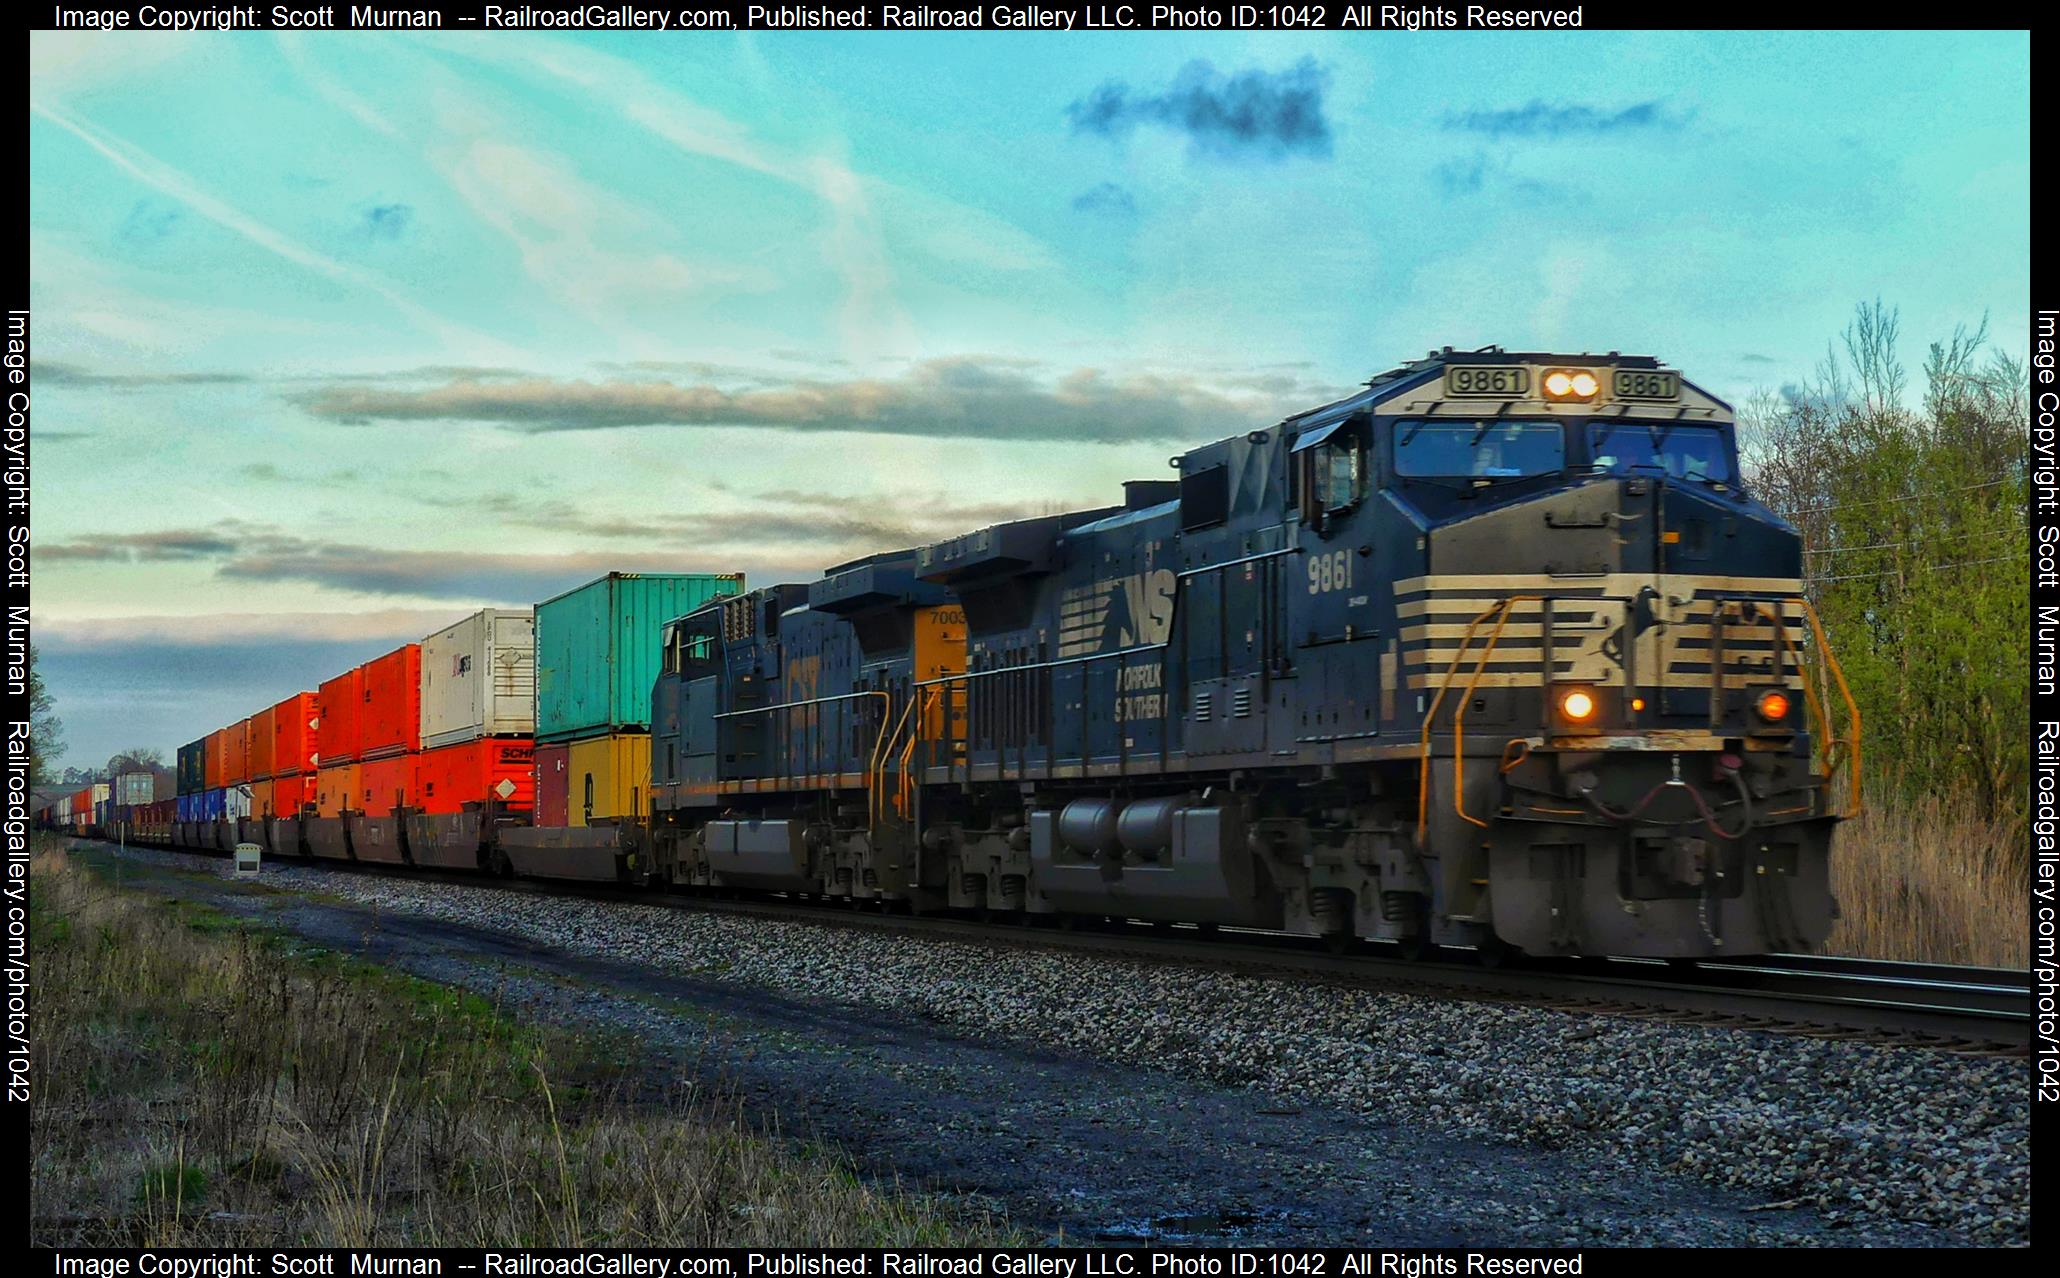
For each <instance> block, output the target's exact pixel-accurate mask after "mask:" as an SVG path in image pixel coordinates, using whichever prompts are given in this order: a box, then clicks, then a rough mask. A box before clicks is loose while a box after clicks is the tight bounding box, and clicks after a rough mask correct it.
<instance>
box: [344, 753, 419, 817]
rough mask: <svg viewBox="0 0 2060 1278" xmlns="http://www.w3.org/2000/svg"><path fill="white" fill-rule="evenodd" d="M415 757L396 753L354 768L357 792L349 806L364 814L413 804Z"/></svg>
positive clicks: (417, 757) (388, 810)
mask: <svg viewBox="0 0 2060 1278" xmlns="http://www.w3.org/2000/svg"><path fill="white" fill-rule="evenodd" d="M421 757H422V756H420V755H418V754H396V755H390V756H388V757H387V758H384V759H369V760H367V761H366V762H364V763H361V764H359V765H358V768H359V777H358V785H359V792H360V794H361V795H362V796H363V797H362V798H360V799H359V801H358V802H357V803H356V804H354V805H352V806H354V807H356V808H358V809H360V810H361V811H365V812H391V811H393V810H394V809H395V808H408V807H413V806H414V805H415V760H417V759H419V758H421Z"/></svg>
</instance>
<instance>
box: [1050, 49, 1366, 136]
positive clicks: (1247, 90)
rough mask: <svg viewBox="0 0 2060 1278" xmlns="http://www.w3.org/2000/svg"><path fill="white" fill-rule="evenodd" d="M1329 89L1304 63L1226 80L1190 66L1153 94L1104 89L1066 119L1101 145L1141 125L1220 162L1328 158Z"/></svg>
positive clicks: (1198, 64) (1112, 83) (1203, 65)
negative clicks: (1173, 135)
mask: <svg viewBox="0 0 2060 1278" xmlns="http://www.w3.org/2000/svg"><path fill="white" fill-rule="evenodd" d="M1328 82H1329V76H1328V74H1327V73H1326V72H1324V71H1323V69H1322V68H1320V67H1318V66H1317V65H1316V63H1315V61H1314V60H1313V59H1307V58H1305V59H1303V60H1302V61H1301V62H1298V63H1296V64H1295V65H1294V66H1293V67H1290V68H1288V69H1287V70H1285V71H1262V70H1257V69H1254V70H1250V71H1244V72H1240V73H1239V74H1237V75H1235V76H1231V77H1229V78H1225V77H1223V76H1221V75H1219V74H1218V73H1217V71H1216V69H1215V68H1214V67H1212V66H1210V65H1209V63H1207V62H1204V61H1195V62H1190V63H1188V64H1187V66H1185V67H1184V68H1182V69H1181V72H1180V74H1179V75H1178V76H1176V77H1174V80H1173V83H1172V84H1171V85H1170V86H1168V87H1167V88H1166V89H1165V90H1163V91H1161V92H1158V93H1146V92H1139V91H1137V90H1135V89H1133V88H1131V87H1130V86H1129V85H1128V84H1126V83H1124V82H1123V81H1121V80H1109V81H1106V82H1104V83H1103V84H1102V85H1101V86H1100V87H1099V88H1097V89H1095V90H1094V92H1092V93H1090V94H1088V95H1087V96H1086V97H1084V98H1080V99H1078V100H1076V101H1075V102H1074V103H1073V104H1072V105H1071V106H1068V107H1067V108H1066V117H1067V119H1068V120H1070V121H1071V122H1072V125H1073V131H1074V132H1075V133H1098V134H1101V135H1102V136H1104V137H1121V136H1124V135H1126V134H1128V133H1129V132H1130V131H1131V130H1132V129H1135V128H1137V127H1138V126H1139V125H1145V124H1150V125H1157V126H1159V127H1161V128H1166V129H1172V130H1174V131H1175V132H1179V133H1184V134H1186V135H1187V137H1188V140H1189V141H1190V142H1191V143H1192V144H1193V145H1194V147H1195V149H1197V150H1199V151H1201V152H1203V153H1204V154H1207V155H1212V156H1216V157H1218V158H1222V159H1265V160H1280V159H1284V158H1286V157H1287V156H1289V155H1295V154H1300V155H1308V156H1328V155H1329V154H1330V150H1331V131H1330V122H1329V120H1328V119H1326V118H1325V116H1324V108H1323V93H1324V89H1325V87H1326V86H1327V84H1328Z"/></svg>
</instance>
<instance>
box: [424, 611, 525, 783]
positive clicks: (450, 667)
mask: <svg viewBox="0 0 2060 1278" xmlns="http://www.w3.org/2000/svg"><path fill="white" fill-rule="evenodd" d="M535 731H536V618H535V617H534V616H533V615H532V614H531V613H530V611H529V610H528V609H527V608H519V609H518V608H487V609H484V610H482V611H480V612H476V613H473V614H472V615H471V616H469V617H467V618H465V619H464V620H463V621H461V622H459V623H458V624H457V625H455V626H450V627H448V628H446V629H443V630H439V631H437V632H436V633H435V634H433V635H430V636H429V637H428V638H426V639H424V640H423V641H422V748H423V749H424V750H432V749H435V748H436V747H437V746H447V745H460V744H463V743H464V742H467V741H476V740H478V739H479V738H480V737H527V736H531V735H533V734H534V733H535Z"/></svg>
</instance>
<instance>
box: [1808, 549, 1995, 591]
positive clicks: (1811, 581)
mask: <svg viewBox="0 0 2060 1278" xmlns="http://www.w3.org/2000/svg"><path fill="white" fill-rule="evenodd" d="M2016 562H2018V559H2017V556H2016V555H1997V556H1996V557H1995V558H1993V559H1966V560H1962V561H1961V562H1959V563H1956V564H1930V565H1927V568H1928V571H1931V572H1939V571H1941V570H1943V569H1946V568H1972V567H1975V566H1976V565H1978V564H2003V563H2016ZM1898 571H1900V570H1899V569H1895V568H1890V569H1888V570H1887V571H1885V572H1848V573H1841V574H1839V575H1838V576H1836V577H1805V578H1803V584H1804V585H1807V586H1815V585H1818V584H1820V583H1822V582H1827V581H1859V580H1861V579H1862V578H1866V577H1893V576H1895V575H1896V574H1897V572H1898Z"/></svg>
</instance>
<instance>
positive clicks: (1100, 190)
mask: <svg viewBox="0 0 2060 1278" xmlns="http://www.w3.org/2000/svg"><path fill="white" fill-rule="evenodd" d="M1073 208H1074V210H1075V211H1076V212H1080V213H1107V214H1111V215H1114V216H1118V217H1129V216H1131V215H1133V214H1135V213H1136V212H1137V201H1136V200H1135V199H1133V198H1131V195H1130V192H1128V191H1126V190H1124V189H1123V188H1122V187H1120V186H1117V185H1116V184H1115V183H1114V182H1103V183H1101V184H1100V185H1098V186H1092V187H1089V188H1088V189H1087V190H1085V191H1082V192H1081V193H1080V194H1078V195H1076V196H1074V197H1073Z"/></svg>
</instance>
